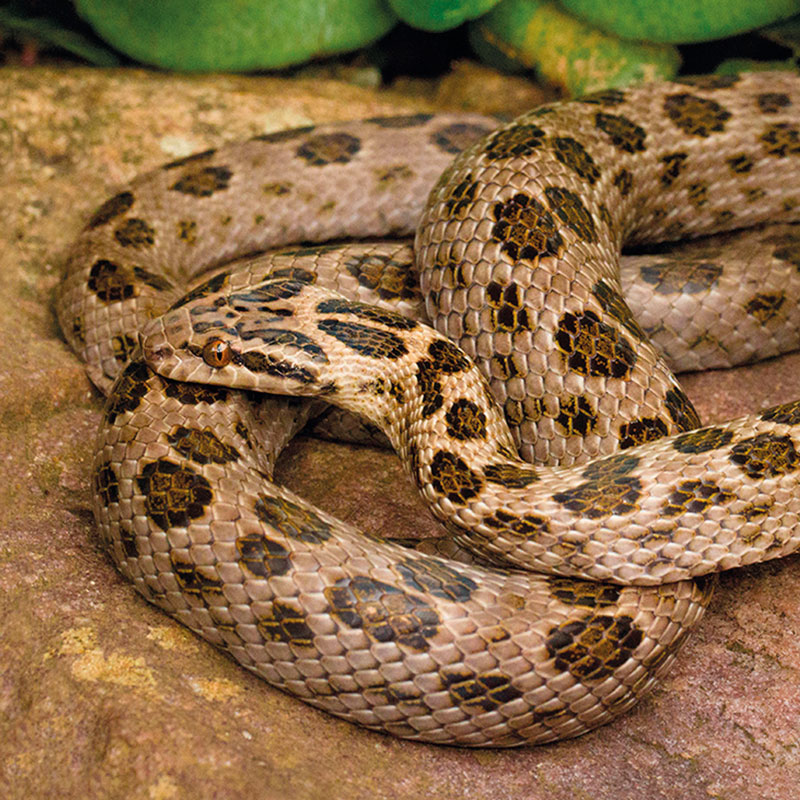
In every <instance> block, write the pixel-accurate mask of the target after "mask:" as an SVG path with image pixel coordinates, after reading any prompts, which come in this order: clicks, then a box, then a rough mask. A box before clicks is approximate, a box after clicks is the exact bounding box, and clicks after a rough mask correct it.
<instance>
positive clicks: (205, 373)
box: [140, 279, 328, 396]
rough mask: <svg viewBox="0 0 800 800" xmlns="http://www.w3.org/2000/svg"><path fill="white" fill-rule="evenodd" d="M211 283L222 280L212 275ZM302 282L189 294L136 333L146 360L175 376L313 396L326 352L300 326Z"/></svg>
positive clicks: (321, 387)
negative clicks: (138, 335) (138, 333)
mask: <svg viewBox="0 0 800 800" xmlns="http://www.w3.org/2000/svg"><path fill="white" fill-rule="evenodd" d="M217 283H218V284H219V283H223V284H224V283H225V282H224V281H222V282H220V281H219V280H217ZM308 289H309V286H308V284H305V283H302V282H299V281H296V280H285V279H282V280H271V281H264V282H262V283H260V284H257V285H255V286H251V287H247V288H245V289H241V290H232V289H231V288H230V287H229V286H226V285H225V286H223V288H222V289H219V290H217V291H211V290H209V291H205V290H204V289H203V287H199V288H198V289H195V290H194V291H193V292H190V293H189V295H187V296H186V297H185V298H183V299H181V300H179V301H178V302H177V303H175V304H174V305H173V306H172V308H170V309H169V310H168V311H167V312H166V313H165V314H164V315H163V316H161V317H158V318H157V319H154V320H152V322H150V323H149V324H148V325H147V326H146V327H145V328H144V330H143V331H142V333H141V335H140V343H141V347H142V353H143V355H144V358H145V360H146V361H147V363H148V365H149V366H150V367H151V368H152V369H153V370H154V371H155V372H157V373H158V374H159V375H161V376H162V377H165V378H169V379H172V380H179V381H192V382H196V383H211V384H216V385H223V386H229V387H231V388H237V389H250V390H254V391H262V392H271V393H275V394H293V395H307V396H316V395H320V394H325V393H326V392H327V389H326V384H325V367H327V365H328V358H327V356H326V355H325V352H324V351H323V349H322V348H321V347H320V345H319V344H317V343H316V342H314V341H313V340H312V339H311V338H310V337H309V336H308V335H307V334H305V333H303V332H302V331H300V330H299V329H298V328H299V327H301V326H302V325H303V320H304V318H305V319H306V325H307V324H308V323H307V316H308V315H307V314H306V313H305V306H306V304H305V303H304V302H303V301H302V296H303V293H304V292H305V291H306V290H308Z"/></svg>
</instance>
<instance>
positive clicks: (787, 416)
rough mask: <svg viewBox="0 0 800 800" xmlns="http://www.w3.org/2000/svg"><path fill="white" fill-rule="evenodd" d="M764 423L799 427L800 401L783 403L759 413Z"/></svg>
mask: <svg viewBox="0 0 800 800" xmlns="http://www.w3.org/2000/svg"><path fill="white" fill-rule="evenodd" d="M761 419H763V420H764V421H765V422H779V423H781V424H782V425H800V400H795V401H793V402H791V403H784V404H783V405H780V406H774V407H773V408H768V409H767V410H766V411H762V412H761Z"/></svg>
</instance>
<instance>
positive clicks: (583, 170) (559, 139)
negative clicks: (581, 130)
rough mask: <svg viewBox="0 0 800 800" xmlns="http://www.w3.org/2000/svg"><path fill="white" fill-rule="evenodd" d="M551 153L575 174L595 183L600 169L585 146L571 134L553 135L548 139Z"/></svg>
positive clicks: (592, 183) (591, 183)
mask: <svg viewBox="0 0 800 800" xmlns="http://www.w3.org/2000/svg"><path fill="white" fill-rule="evenodd" d="M550 144H551V146H552V148H553V155H555V157H556V158H557V159H558V160H559V161H560V162H561V163H562V164H564V165H565V166H567V167H569V168H570V169H571V170H572V171H573V172H574V173H575V174H576V175H578V176H579V177H581V178H583V179H584V180H585V181H586V182H587V183H589V184H590V185H594V184H595V183H597V181H598V179H599V178H600V170H599V169H598V167H597V164H595V161H594V159H593V158H592V157H591V156H590V155H589V153H588V152H587V151H586V148H585V147H584V146H583V145H582V144H581V143H580V142H579V141H578V140H577V139H573V138H572V137H571V136H554V137H553V138H552V139H551V140H550Z"/></svg>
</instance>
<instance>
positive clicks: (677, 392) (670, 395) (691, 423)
mask: <svg viewBox="0 0 800 800" xmlns="http://www.w3.org/2000/svg"><path fill="white" fill-rule="evenodd" d="M664 407H665V408H666V409H667V413H668V414H669V415H670V417H672V421H673V422H674V423H675V425H676V426H677V428H678V430H679V431H690V430H692V429H693V428H699V427H700V417H698V416H697V411H695V408H694V406H693V405H692V403H691V401H690V400H689V398H688V397H687V396H686V394H685V393H684V391H683V390H682V389H678V388H675V389H670V390H669V391H668V392H667V396H666V397H665V398H664Z"/></svg>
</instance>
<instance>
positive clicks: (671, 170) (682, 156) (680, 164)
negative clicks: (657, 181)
mask: <svg viewBox="0 0 800 800" xmlns="http://www.w3.org/2000/svg"><path fill="white" fill-rule="evenodd" d="M687 158H688V156H687V155H686V153H669V154H668V155H665V156H662V157H661V163H662V164H663V165H664V171H663V172H662V173H661V184H662V186H672V184H673V183H675V181H676V180H677V178H678V176H679V175H680V174H681V172H683V168H684V167H685V166H686V159H687Z"/></svg>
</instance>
